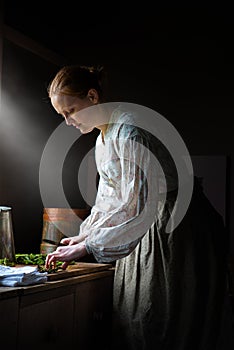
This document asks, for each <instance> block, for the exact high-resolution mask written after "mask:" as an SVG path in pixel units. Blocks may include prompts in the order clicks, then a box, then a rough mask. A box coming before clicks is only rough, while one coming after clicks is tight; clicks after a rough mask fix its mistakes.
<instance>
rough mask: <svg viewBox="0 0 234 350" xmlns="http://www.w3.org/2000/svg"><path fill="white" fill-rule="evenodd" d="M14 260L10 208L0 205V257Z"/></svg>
mask: <svg viewBox="0 0 234 350" xmlns="http://www.w3.org/2000/svg"><path fill="white" fill-rule="evenodd" d="M4 258H6V259H8V260H9V261H11V262H14V261H15V244H14V234H13V225H12V208H11V207H5V206H0V259H4Z"/></svg>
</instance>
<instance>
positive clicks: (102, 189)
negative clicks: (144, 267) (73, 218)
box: [80, 135, 150, 262]
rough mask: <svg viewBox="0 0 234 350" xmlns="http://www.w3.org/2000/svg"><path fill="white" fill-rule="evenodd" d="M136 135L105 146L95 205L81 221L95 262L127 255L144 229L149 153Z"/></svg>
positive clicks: (145, 229) (88, 248) (88, 249)
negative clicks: (105, 151) (105, 152)
mask: <svg viewBox="0 0 234 350" xmlns="http://www.w3.org/2000/svg"><path fill="white" fill-rule="evenodd" d="M144 143H145V140H143V139H142V138H141V137H139V135H137V136H135V137H131V138H128V139H127V140H126V139H121V138H118V140H115V142H113V141H110V143H109V145H106V146H105V149H106V150H107V153H108V157H107V156H106V157H105V160H104V161H102V162H101V167H100V169H99V174H100V180H99V186H98V192H97V197H96V201H95V205H94V206H93V208H92V210H91V214H90V216H89V217H88V218H87V219H86V220H85V221H84V222H83V223H82V224H81V226H80V233H83V232H84V233H86V234H87V235H88V237H87V238H86V241H85V243H86V248H87V251H88V252H89V253H92V254H93V255H94V257H95V259H96V260H97V261H98V262H111V261H115V260H117V259H120V258H123V257H125V256H126V255H128V254H129V253H130V252H131V251H132V250H133V249H134V248H135V247H136V245H137V243H138V242H139V240H140V239H141V238H142V237H143V235H144V234H145V232H146V231H147V228H148V227H146V223H147V220H146V215H147V214H148V212H147V210H145V209H146V207H147V206H146V203H147V202H148V199H149V188H148V185H149V181H148V180H149V164H150V155H149V150H148V148H147V147H146V146H145V145H144Z"/></svg>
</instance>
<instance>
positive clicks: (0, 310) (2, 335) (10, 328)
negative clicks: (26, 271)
mask: <svg viewBox="0 0 234 350" xmlns="http://www.w3.org/2000/svg"><path fill="white" fill-rule="evenodd" d="M18 300H19V299H18V298H17V297H14V298H10V299H5V300H0V348H1V349H5V348H9V349H16V337H17V319H18Z"/></svg>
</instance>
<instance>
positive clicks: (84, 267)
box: [0, 262, 114, 299]
mask: <svg viewBox="0 0 234 350" xmlns="http://www.w3.org/2000/svg"><path fill="white" fill-rule="evenodd" d="M110 274H114V269H113V267H112V265H111V264H98V263H97V264H96V263H83V262H82V263H77V264H76V266H74V265H71V266H69V267H68V268H67V270H65V271H61V272H56V273H53V274H48V281H47V282H45V283H41V284H34V285H29V286H18V287H3V286H0V299H6V298H12V297H17V296H22V295H28V294H31V293H37V292H41V291H45V290H50V289H53V288H58V287H65V286H69V285H73V284H77V283H83V282H86V281H89V280H92V279H98V278H103V277H105V276H109V275H110Z"/></svg>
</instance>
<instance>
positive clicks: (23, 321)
mask: <svg viewBox="0 0 234 350" xmlns="http://www.w3.org/2000/svg"><path fill="white" fill-rule="evenodd" d="M22 299H23V298H22ZM73 300H74V294H73V293H71V294H68V295H63V296H60V297H55V296H54V295H53V294H52V295H50V299H48V298H47V299H46V296H45V295H44V296H43V300H39V301H38V302H35V301H32V302H30V301H26V303H25V302H24V300H22V307H21V308H20V314H19V334H18V348H17V349H20V350H21V349H24V350H25V349H43V350H45V349H50V350H51V349H60V348H62V347H64V349H66V348H67V346H69V344H71V341H72V336H73V312H74V310H73Z"/></svg>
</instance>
